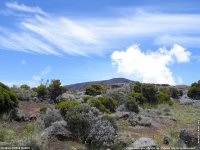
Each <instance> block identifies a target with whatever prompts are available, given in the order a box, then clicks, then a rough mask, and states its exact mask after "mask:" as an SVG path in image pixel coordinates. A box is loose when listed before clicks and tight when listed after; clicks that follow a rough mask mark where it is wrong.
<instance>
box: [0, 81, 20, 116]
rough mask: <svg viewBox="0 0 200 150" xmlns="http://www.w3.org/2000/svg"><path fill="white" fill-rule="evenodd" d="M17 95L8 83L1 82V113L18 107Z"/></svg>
mask: <svg viewBox="0 0 200 150" xmlns="http://www.w3.org/2000/svg"><path fill="white" fill-rule="evenodd" d="M18 103H19V102H18V98H17V95H16V94H15V93H14V92H13V91H12V90H10V89H9V88H8V87H7V86H6V85H4V84H3V83H0V113H2V112H5V111H9V110H11V109H13V108H15V107H18Z"/></svg>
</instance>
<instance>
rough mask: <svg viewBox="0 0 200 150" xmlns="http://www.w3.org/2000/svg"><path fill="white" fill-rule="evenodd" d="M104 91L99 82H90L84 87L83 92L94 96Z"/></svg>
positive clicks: (104, 88)
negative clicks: (90, 83)
mask: <svg viewBox="0 0 200 150" xmlns="http://www.w3.org/2000/svg"><path fill="white" fill-rule="evenodd" d="M105 92H106V87H105V86H104V85H101V84H92V85H89V86H87V87H86V88H85V94H86V95H91V96H96V95H100V94H102V93H105Z"/></svg>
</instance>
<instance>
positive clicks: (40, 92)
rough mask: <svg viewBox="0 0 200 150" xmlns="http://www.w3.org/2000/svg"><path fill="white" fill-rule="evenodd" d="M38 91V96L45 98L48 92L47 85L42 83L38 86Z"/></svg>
mask: <svg viewBox="0 0 200 150" xmlns="http://www.w3.org/2000/svg"><path fill="white" fill-rule="evenodd" d="M36 91H37V94H38V97H39V98H42V99H44V98H45V97H46V96H47V93H48V92H47V88H46V86H45V85H42V84H41V85H39V86H38V87H37V90H36Z"/></svg>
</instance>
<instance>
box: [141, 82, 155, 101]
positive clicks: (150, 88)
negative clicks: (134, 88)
mask: <svg viewBox="0 0 200 150" xmlns="http://www.w3.org/2000/svg"><path fill="white" fill-rule="evenodd" d="M141 91H142V95H143V96H144V97H145V98H146V100H147V102H148V103H150V104H153V103H157V100H158V99H157V89H156V88H155V86H154V85H153V84H142V89H141Z"/></svg>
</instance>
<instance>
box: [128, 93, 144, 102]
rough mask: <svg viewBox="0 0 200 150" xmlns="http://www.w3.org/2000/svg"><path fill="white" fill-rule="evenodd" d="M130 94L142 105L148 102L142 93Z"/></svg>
mask: <svg viewBox="0 0 200 150" xmlns="http://www.w3.org/2000/svg"><path fill="white" fill-rule="evenodd" d="M129 96H131V97H133V98H135V100H136V102H137V103H138V104H140V105H142V104H143V103H145V102H146V98H145V97H144V96H143V95H142V94H141V93H130V94H129Z"/></svg>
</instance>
